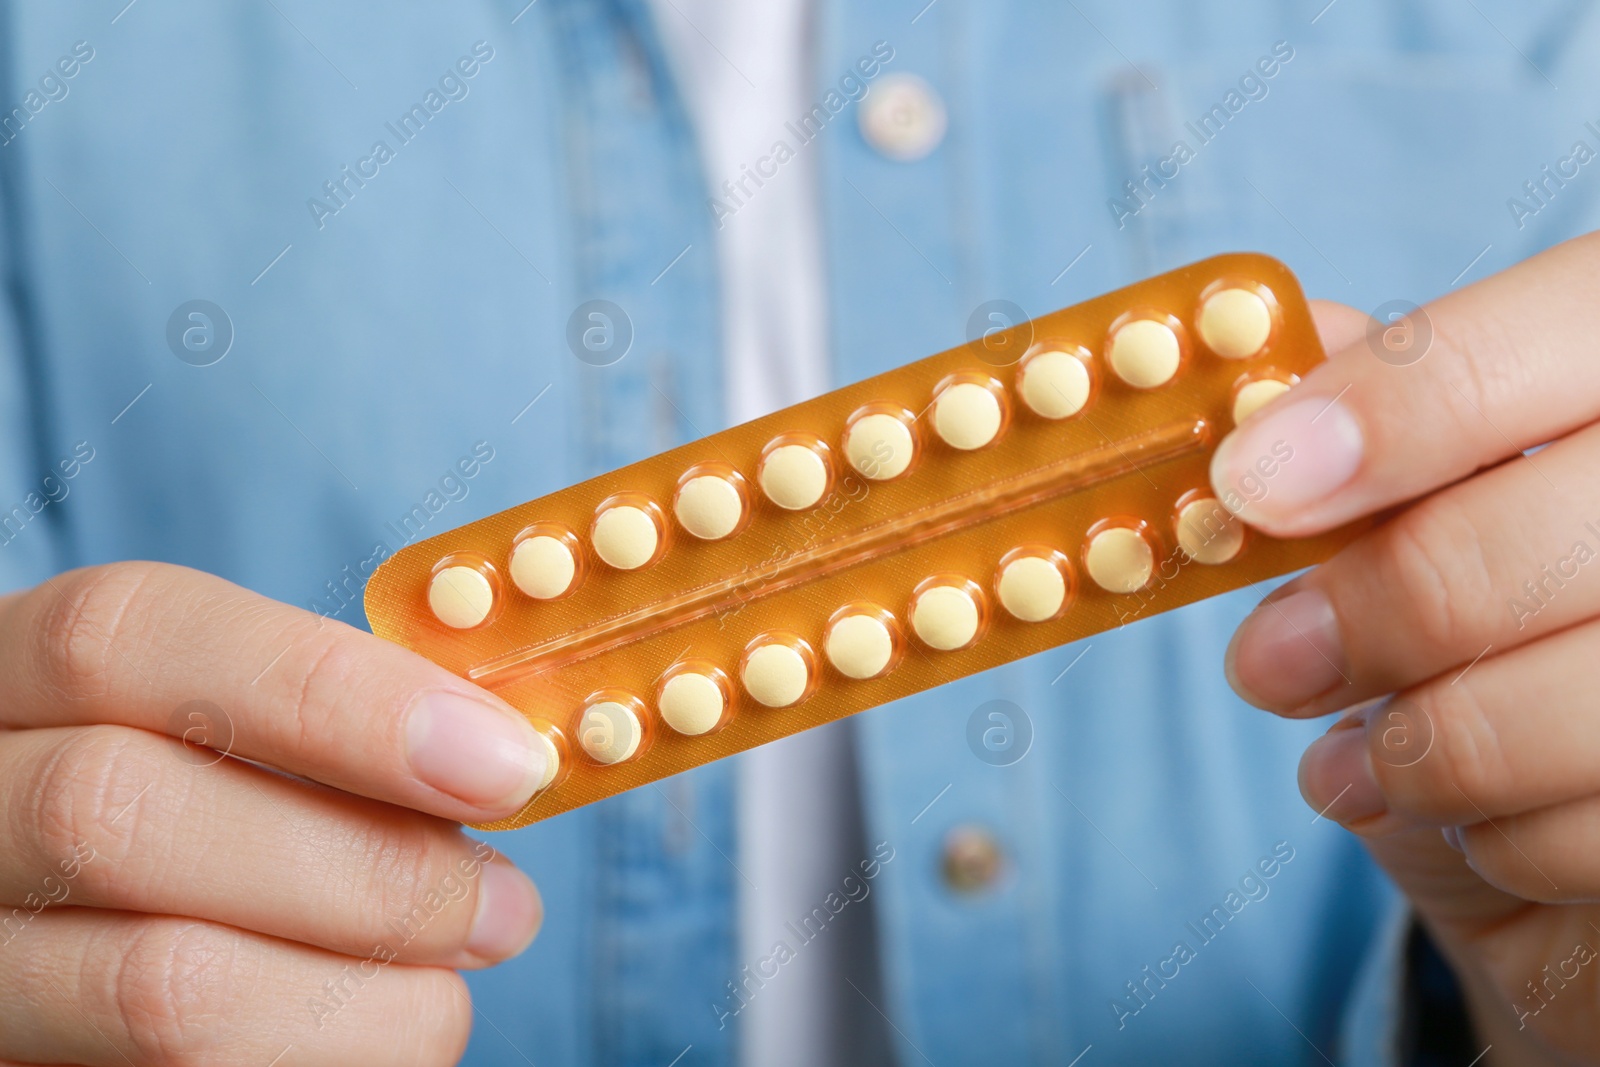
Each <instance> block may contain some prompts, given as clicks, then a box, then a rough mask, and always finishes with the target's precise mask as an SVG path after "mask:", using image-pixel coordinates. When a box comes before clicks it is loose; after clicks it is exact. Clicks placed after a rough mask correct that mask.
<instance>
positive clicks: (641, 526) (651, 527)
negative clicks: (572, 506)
mask: <svg viewBox="0 0 1600 1067" xmlns="http://www.w3.org/2000/svg"><path fill="white" fill-rule="evenodd" d="M593 537H594V550H595V553H596V554H597V555H599V557H600V558H601V559H603V560H605V561H606V562H607V563H608V564H610V565H611V566H613V567H615V568H617V569H618V570H621V571H631V570H637V569H638V568H640V567H643V566H644V565H645V564H646V563H649V562H650V561H651V560H652V559H653V558H655V554H656V549H657V548H658V547H659V546H660V544H661V531H660V529H659V528H657V526H656V520H655V518H654V517H653V516H652V515H651V514H650V513H649V512H648V511H646V510H644V509H643V508H640V507H634V506H633V505H631V504H618V505H615V506H614V507H609V508H606V509H605V510H603V511H601V512H600V514H599V516H598V517H597V518H596V519H595V520H594V534H593Z"/></svg>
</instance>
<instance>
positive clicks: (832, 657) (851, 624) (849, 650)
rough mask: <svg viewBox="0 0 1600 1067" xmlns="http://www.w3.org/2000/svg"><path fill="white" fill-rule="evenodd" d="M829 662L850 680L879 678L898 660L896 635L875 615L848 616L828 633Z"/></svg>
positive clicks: (826, 649)
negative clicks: (895, 647)
mask: <svg viewBox="0 0 1600 1067" xmlns="http://www.w3.org/2000/svg"><path fill="white" fill-rule="evenodd" d="M824 649H825V651H826V652H827V654H828V662H829V663H831V664H833V666H834V669H835V670H837V671H838V672H839V673H840V674H842V675H844V676H845V677H846V678H854V679H857V680H858V681H859V680H864V679H867V678H876V677H877V676H878V675H880V674H882V673H883V672H884V670H885V669H886V668H887V667H888V666H889V661H890V660H891V659H893V658H894V636H893V635H892V634H890V633H889V628H888V627H887V626H885V625H884V624H883V622H882V620H880V619H877V618H875V617H873V616H871V615H846V616H845V617H844V618H842V619H840V620H839V621H838V622H836V623H834V624H833V626H832V627H831V628H829V630H828V639H827V641H826V642H825V645H824Z"/></svg>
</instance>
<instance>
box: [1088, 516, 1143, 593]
mask: <svg viewBox="0 0 1600 1067" xmlns="http://www.w3.org/2000/svg"><path fill="white" fill-rule="evenodd" d="M1083 568H1084V570H1086V571H1088V572H1089V577H1090V578H1092V579H1093V580H1094V584H1096V585H1098V586H1099V587H1100V588H1102V589H1104V590H1106V591H1107V592H1110V593H1132V592H1136V591H1138V590H1140V589H1143V588H1144V587H1145V586H1146V585H1148V584H1150V576H1151V574H1153V573H1154V571H1155V552H1154V551H1153V550H1152V549H1151V547H1150V542H1149V541H1147V540H1145V539H1144V537H1142V536H1141V535H1140V533H1139V531H1138V530H1132V529H1129V528H1128V527H1126V526H1109V527H1107V528H1106V529H1104V530H1101V531H1100V532H1099V533H1097V534H1095V535H1094V536H1093V537H1092V538H1090V539H1089V547H1088V549H1087V550H1086V551H1085V552H1084V559H1083Z"/></svg>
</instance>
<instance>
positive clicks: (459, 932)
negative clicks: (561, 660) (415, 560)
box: [0, 563, 544, 1067]
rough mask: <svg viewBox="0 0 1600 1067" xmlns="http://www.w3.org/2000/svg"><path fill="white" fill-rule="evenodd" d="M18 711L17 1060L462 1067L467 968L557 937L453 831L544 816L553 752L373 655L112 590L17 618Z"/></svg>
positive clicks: (190, 592) (57, 599)
mask: <svg viewBox="0 0 1600 1067" xmlns="http://www.w3.org/2000/svg"><path fill="white" fill-rule="evenodd" d="M0 694H3V695H0V1062H13V1063H38V1062H47V1063H78V1064H96V1065H98V1064H106V1065H114V1067H126V1065H128V1064H133V1065H141V1067H142V1065H144V1064H163V1065H174V1064H176V1065H182V1064H201V1063H203V1064H229V1065H231V1064H239V1065H245V1067H265V1065H267V1064H277V1063H281V1064H283V1065H285V1067H287V1065H290V1064H293V1065H296V1067H301V1065H317V1064H330V1065H335V1064H337V1065H340V1067H344V1065H348V1064H351V1063H384V1064H450V1063H455V1062H456V1060H457V1059H458V1058H459V1057H460V1055H461V1053H462V1050H463V1048H464V1047H465V1045H466V1040H467V1034H468V1032H469V1029H470V1023H471V1020H472V1006H471V1003H470V1001H469V1000H468V997H467V992H466V987H465V983H463V982H462V980H461V978H460V977H459V976H458V975H457V974H455V973H454V970H455V969H459V968H475V967H484V966H489V965H492V964H494V963H498V962H500V961H501V960H504V959H507V958H508V957H510V956H513V955H515V954H517V953H518V952H521V951H522V950H523V949H524V948H526V947H527V945H528V943H529V942H530V941H532V939H533V936H534V934H535V932H536V931H537V929H538V926H539V922H540V919H541V916H542V912H541V906H540V902H539V896H538V893H537V891H536V890H535V889H534V886H533V883H532V882H531V881H529V880H528V878H527V877H525V876H524V875H523V874H521V873H520V872H519V871H517V870H516V869H515V868H513V867H512V866H511V865H510V864H509V863H508V862H506V861H505V860H504V859H503V858H502V857H500V856H498V855H497V854H496V853H495V852H494V850H493V849H492V848H490V847H489V846H488V845H486V844H483V843H482V842H477V841H474V840H472V839H470V838H468V837H466V836H465V835H464V834H462V832H461V830H460V828H459V826H457V825H456V822H457V821H472V822H481V821H487V820H491V819H495V818H499V817H502V816H505V815H508V814H510V813H511V812H514V811H516V810H517V809H518V808H520V807H521V806H522V805H523V803H524V802H525V801H526V800H527V799H528V797H529V796H530V795H531V794H532V792H533V790H534V788H535V784H536V783H537V782H538V781H540V780H541V778H542V776H543V770H544V756H543V750H542V748H541V746H540V743H539V741H538V738H537V735H536V734H535V733H534V731H533V729H532V727H530V726H529V725H528V724H527V722H526V720H524V719H523V718H522V716H521V715H519V714H518V713H517V712H516V711H514V710H513V709H512V708H510V707H509V706H508V705H506V704H505V703H503V702H502V701H499V700H497V699H496V698H494V697H492V696H490V695H489V694H488V693H486V692H484V691H483V690H481V689H478V688H477V687H475V686H473V685H471V684H470V683H468V682H465V681H463V680H461V679H460V678H457V677H456V676H454V675H452V674H450V673H448V672H446V671H445V670H443V669H441V668H439V667H437V666H435V665H434V664H432V663H429V662H428V661H426V660H424V659H422V658H421V657H419V656H416V655H414V654H412V653H410V652H408V651H406V650H404V649H401V648H399V647H397V646H395V645H392V644H390V643H388V642H386V641H383V640H380V639H378V638H376V637H373V636H372V635H370V634H367V633H363V632H361V631H359V630H356V629H353V628H351V627H349V626H346V625H344V624H342V623H337V622H332V621H329V620H326V619H321V618H319V617H317V616H315V615H312V614H309V613H307V612H304V611H301V610H299V609H297V608H292V607H288V606H286V605H283V604H279V603H276V602H274V601H271V600H268V599H266V598H264V597H260V596H257V595H255V594H253V593H250V592H248V591H247V590H244V589H241V588H239V587H238V586H234V585H231V584H229V583H227V582H225V581H222V580H221V579H218V578H214V577H211V576H209V575H205V574H201V573H198V572H196V571H191V570H186V569H183V568H179V567H173V566H166V565H160V564H148V563H126V564H113V565H109V566H102V567H94V568H89V569H86V570H81V571H75V572H72V573H69V574H64V575H61V576H59V577H57V578H55V579H53V580H51V581H47V582H45V583H44V584H43V585H41V586H39V587H37V588H35V589H32V590H29V591H26V592H22V593H16V594H12V595H10V596H6V597H0ZM201 746H211V747H209V748H208V747H201ZM213 749H219V750H223V751H226V752H228V753H231V755H230V756H223V755H220V754H219V753H218V752H217V751H213ZM234 757H242V758H234ZM247 760H248V761H253V762H245V761H247ZM257 763H259V764H264V765H266V766H257V765H255V764H257ZM268 768H276V770H274V769H268ZM279 771H282V772H288V773H287V774H285V773H279ZM291 775H294V776H299V777H291ZM307 779H309V781H307ZM286 1051H287V1053H288V1054H287V1055H285V1052H286Z"/></svg>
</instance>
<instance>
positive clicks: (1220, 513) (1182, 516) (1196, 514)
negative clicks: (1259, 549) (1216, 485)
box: [1178, 497, 1244, 564]
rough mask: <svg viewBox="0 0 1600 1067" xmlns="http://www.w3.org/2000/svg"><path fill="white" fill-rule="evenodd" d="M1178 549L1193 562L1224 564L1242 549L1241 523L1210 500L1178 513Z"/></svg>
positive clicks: (1196, 502)
mask: <svg viewBox="0 0 1600 1067" xmlns="http://www.w3.org/2000/svg"><path fill="white" fill-rule="evenodd" d="M1178 547H1179V548H1181V549H1183V551H1184V554H1185V555H1187V556H1188V557H1189V558H1190V559H1192V560H1194V561H1195V562H1196V563H1207V564H1217V563H1226V562H1228V561H1229V560H1231V559H1232V558H1233V557H1235V556H1237V555H1238V554H1239V550H1240V549H1241V548H1243V547H1244V523H1242V522H1240V521H1239V519H1238V518H1237V517H1236V516H1234V515H1233V514H1232V513H1231V512H1230V511H1228V509H1227V508H1224V507H1223V506H1222V504H1221V503H1219V502H1218V501H1217V500H1215V499H1214V498H1212V497H1203V498H1201V499H1199V500H1194V501H1190V502H1189V503H1188V504H1185V505H1184V506H1183V508H1182V509H1181V510H1180V511H1179V512H1178Z"/></svg>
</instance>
